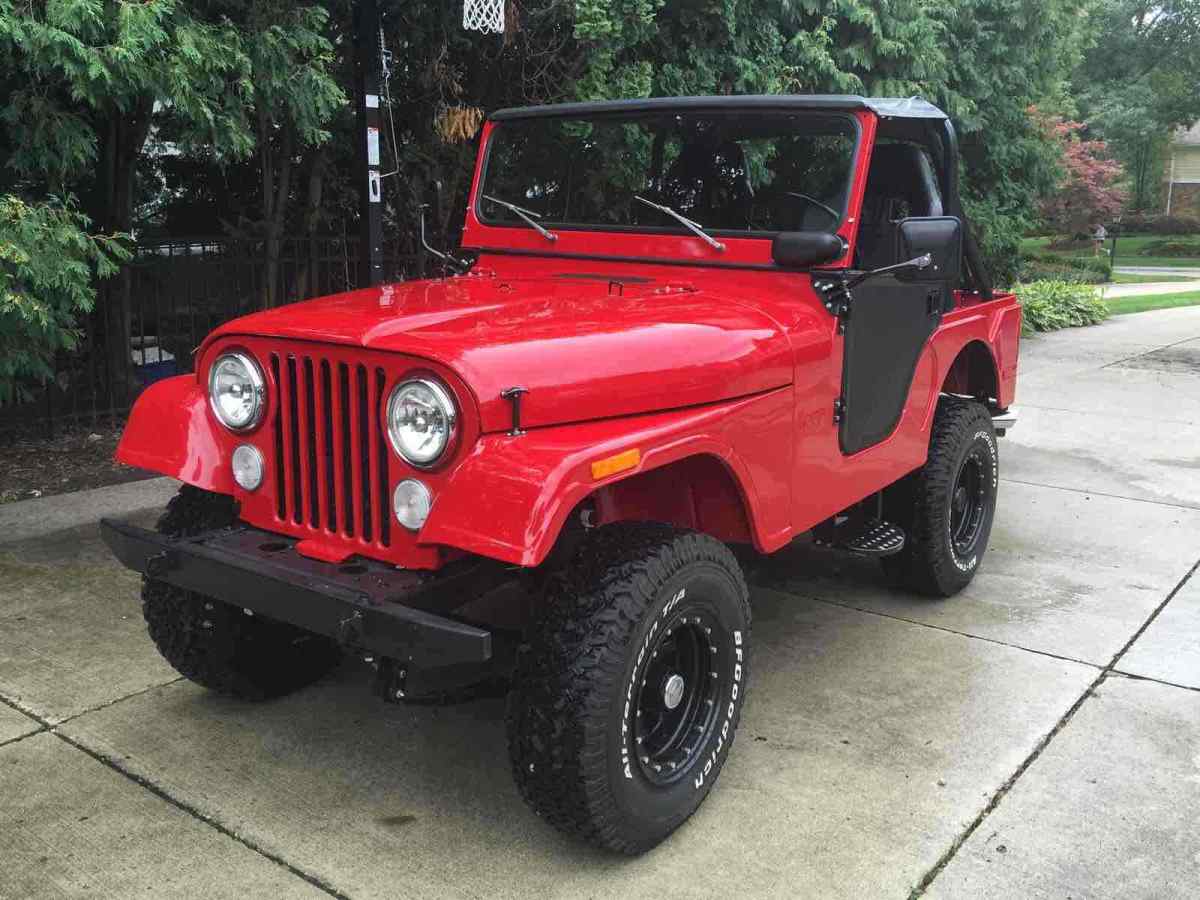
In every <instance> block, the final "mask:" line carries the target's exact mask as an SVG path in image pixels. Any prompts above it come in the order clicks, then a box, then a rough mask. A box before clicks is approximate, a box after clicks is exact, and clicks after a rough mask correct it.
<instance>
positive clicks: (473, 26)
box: [463, 0, 505, 34]
mask: <svg viewBox="0 0 1200 900" xmlns="http://www.w3.org/2000/svg"><path fill="white" fill-rule="evenodd" d="M504 3H505V0H463V28H465V29H467V30H468V31H482V32H485V33H486V32H489V31H491V32H495V33H496V34H502V33H503V32H504Z"/></svg>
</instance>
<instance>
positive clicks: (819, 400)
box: [103, 96, 1021, 853]
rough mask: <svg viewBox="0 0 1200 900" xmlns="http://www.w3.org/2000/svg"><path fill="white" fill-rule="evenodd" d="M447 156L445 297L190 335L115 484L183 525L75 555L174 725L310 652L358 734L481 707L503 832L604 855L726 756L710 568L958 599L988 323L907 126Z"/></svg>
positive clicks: (735, 131)
mask: <svg viewBox="0 0 1200 900" xmlns="http://www.w3.org/2000/svg"><path fill="white" fill-rule="evenodd" d="M480 147H481V151H480V154H479V159H478V162H477V164H476V171H475V179H474V184H473V186H472V189H471V193H470V200H469V204H468V208H467V213H466V224H465V227H464V229H463V247H462V251H466V252H469V253H470V254H471V255H473V256H474V261H473V262H468V261H466V260H465V259H462V258H460V256H458V255H450V254H441V253H438V254H437V255H439V257H440V258H441V259H442V260H443V262H444V263H445V265H446V268H447V272H448V273H450V274H448V276H447V277H445V278H438V279H432V280H425V281H414V282H408V283H405V284H393V285H386V286H383V287H379V288H371V289H369V290H360V291H353V292H350V293H346V294H339V295H337V296H334V297H326V298H322V299H319V300H313V301H309V302H306V303H300V304H296V305H293V306H287V307H284V308H280V309H273V310H270V311H268V312H263V313H258V314H256V315H251V316H246V317H245V318H242V319H238V320H236V321H233V322H230V323H228V324H226V325H224V326H222V327H221V328H219V329H217V330H216V331H215V332H214V333H213V334H211V335H209V337H208V338H207V339H206V340H205V341H204V343H203V345H202V346H201V347H200V349H199V350H198V351H197V355H196V374H195V375H194V376H191V375H188V376H181V377H178V378H172V379H169V380H166V381H162V382H160V383H158V384H155V385H153V386H152V387H150V388H149V389H148V390H147V391H146V392H145V393H144V394H143V395H142V397H141V399H140V400H139V401H138V403H137V405H136V406H135V407H134V410H133V414H132V416H131V418H130V421H129V425H128V427H127V429H126V431H125V435H124V437H123V439H122V441H121V445H120V447H119V449H118V451H117V458H118V459H120V460H121V461H122V462H125V463H128V464H130V465H134V466H140V467H142V468H145V469H151V470H154V471H156V472H162V473H163V474H166V475H170V476H172V477H175V478H178V479H180V480H181V481H183V482H184V483H185V486H184V488H183V489H182V490H181V492H180V493H179V496H178V497H176V498H175V499H174V500H173V501H172V502H171V504H170V506H169V507H168V509H167V511H166V513H165V514H164V515H163V517H162V519H161V521H160V522H159V525H158V529H157V531H156V532H151V531H146V530H143V529H139V528H135V527H132V526H131V525H129V524H125V523H121V522H112V521H108V522H105V523H104V526H103V527H104V536H105V539H106V541H107V542H108V544H109V546H110V547H111V548H112V550H113V552H114V553H116V555H117V556H118V557H119V558H120V560H121V561H122V562H123V563H124V564H125V565H127V566H129V567H130V568H132V569H135V570H137V571H139V572H142V573H144V574H145V580H144V582H143V589H142V598H143V605H144V610H145V617H146V621H147V623H148V624H149V630H150V636H151V637H152V638H153V639H154V641H155V643H156V644H157V645H158V648H159V649H160V650H161V651H162V654H163V655H164V656H165V657H166V658H167V659H168V660H169V661H170V662H171V664H172V665H173V666H175V667H176V668H177V669H178V670H179V671H180V672H182V673H183V674H184V675H186V676H187V677H188V678H190V679H192V680H193V681H196V682H198V683H200V684H202V685H205V686H206V687H209V688H213V689H215V690H218V691H223V692H226V693H230V694H234V695H236V696H239V697H249V698H263V697H271V696H276V695H279V694H282V693H285V692H287V691H290V690H293V689H295V688H297V687H300V686H301V685H304V684H306V683H308V682H310V681H312V680H313V679H315V678H317V677H319V676H320V675H321V674H322V673H324V672H325V671H327V670H328V669H329V667H330V666H332V665H333V664H334V663H335V661H336V660H337V659H338V657H339V655H340V654H341V653H342V652H343V651H352V652H355V653H358V654H361V655H362V656H364V657H366V658H368V659H369V660H370V661H371V662H372V663H373V664H374V666H375V667H376V670H377V683H378V685H379V687H380V689H381V690H382V691H383V693H384V695H385V696H386V697H388V698H389V699H393V700H396V699H404V698H413V697H426V698H428V697H431V696H442V697H444V696H447V695H450V694H454V693H457V692H459V691H460V690H461V689H463V688H465V687H466V686H468V685H472V684H479V683H481V682H487V683H494V681H493V680H494V679H496V678H510V679H511V691H510V694H509V702H508V714H507V715H508V749H509V753H510V754H511V757H512V771H513V775H514V777H515V778H516V782H517V786H518V788H519V789H520V792H521V794H522V795H523V796H524V797H525V799H526V800H527V801H528V802H529V804H530V805H531V806H532V807H533V808H534V810H535V811H537V813H539V814H540V815H542V816H544V817H545V818H546V819H547V820H549V821H550V822H552V823H553V824H554V825H556V826H558V827H559V828H562V829H564V830H566V831H568V832H571V833H573V834H576V835H579V836H581V837H583V838H585V839H587V840H589V841H591V842H593V843H596V844H599V845H602V846H605V847H609V848H612V849H615V850H619V851H623V852H627V853H638V852H641V851H644V850H646V849H648V848H650V847H652V846H654V845H655V844H657V843H658V842H659V841H661V840H662V839H663V838H664V837H666V836H667V835H668V834H670V833H671V832H672V831H673V830H674V829H675V828H676V827H678V826H679V825H680V824H681V823H682V822H683V821H684V820H685V819H686V818H687V817H688V816H689V815H691V813H692V812H694V811H695V810H696V808H697V807H698V806H699V805H700V803H701V801H702V800H703V799H704V797H705V795H706V794H707V793H708V791H709V790H710V789H711V788H712V786H713V782H714V781H715V780H716V778H717V774H718V773H719V772H720V770H721V766H722V765H723V764H724V762H725V759H726V757H727V756H728V754H729V751H730V745H731V744H732V742H733V736H734V732H735V730H736V729H737V725H738V719H739V716H740V714H741V710H742V704H743V703H744V702H745V697H746V690H747V687H748V685H749V680H750V673H751V670H752V666H751V662H750V661H751V656H752V641H751V637H750V608H749V605H748V597H747V589H746V582H745V580H744V578H743V575H742V571H741V568H740V566H739V563H738V558H739V557H735V555H734V553H733V552H731V550H730V545H737V546H741V547H743V548H744V552H742V553H741V554H740V558H743V559H744V558H747V557H748V556H749V555H750V554H751V553H752V552H753V551H757V552H758V553H763V554H766V553H771V552H773V551H776V550H778V549H780V548H781V547H784V546H786V545H787V544H788V543H789V542H790V541H791V540H793V539H794V538H796V537H797V536H798V535H801V534H802V533H807V532H811V533H812V536H813V537H814V538H815V539H817V540H820V541H822V542H824V543H827V544H830V545H832V546H834V547H841V548H844V549H845V550H846V551H849V552H853V553H858V554H866V555H872V556H878V557H880V560H881V563H882V565H883V568H884V570H885V571H886V572H887V574H888V575H889V576H890V577H891V578H892V579H893V580H894V581H895V582H896V584H897V585H899V586H902V587H903V588H906V589H909V590H916V591H920V592H924V593H928V594H933V595H937V596H948V595H950V594H953V593H955V592H956V591H959V590H961V589H962V588H963V587H964V586H965V585H966V584H967V583H968V582H969V581H970V580H971V578H972V576H973V575H974V574H975V572H976V570H977V569H978V567H979V564H980V560H981V559H982V558H983V554H984V550H985V548H986V546H987V541H988V534H989V531H990V530H991V525H992V517H993V514H994V512H995V504H996V485H997V453H996V435H997V434H1003V433H1004V429H1005V428H1007V427H1011V426H1012V424H1013V419H1014V416H1013V412H1012V410H1011V408H1010V403H1011V402H1012V399H1013V389H1014V386H1015V380H1016V370H1017V342H1018V334H1019V330H1020V318H1021V313H1020V307H1019V306H1018V304H1017V301H1016V298H1015V297H1013V296H1012V295H1011V294H999V293H995V292H993V291H992V289H991V287H990V285H989V282H988V277H987V274H986V273H985V272H984V270H983V267H982V266H981V264H980V255H979V251H978V249H977V247H976V245H975V243H974V241H973V239H972V237H971V232H970V230H969V229H968V228H966V227H965V223H964V221H963V213H962V207H961V205H960V203H959V196H958V190H957V180H956V179H957V174H956V173H957V171H958V161H957V146H956V142H955V135H954V130H953V128H952V127H951V125H950V122H949V121H948V120H947V118H946V116H945V115H944V114H943V113H942V112H941V111H939V110H938V109H936V108H935V107H933V106H930V105H929V104H928V103H925V102H923V101H921V100H915V99H914V100H880V99H864V98H861V97H827V96H778V97H697V98H680V99H655V100H634V101H623V102H612V103H583V104H570V105H562V106H546V107H534V108H526V109H509V110H503V111H501V112H498V113H495V114H494V115H492V116H491V117H490V118H489V120H488V121H487V123H486V125H485V126H484V129H483V133H482V141H481V144H480ZM434 252H435V253H437V251H434ZM751 548H752V549H751ZM514 584H516V585H517V586H519V587H520V589H519V590H518V589H516V588H515V587H514Z"/></svg>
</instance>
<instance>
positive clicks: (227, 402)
mask: <svg viewBox="0 0 1200 900" xmlns="http://www.w3.org/2000/svg"><path fill="white" fill-rule="evenodd" d="M265 395H266V388H265V383H264V381H263V375H262V370H261V369H259V367H258V364H257V363H256V362H255V361H254V360H253V359H251V358H250V357H249V356H247V355H246V354H244V353H226V354H225V355H224V356H221V357H219V358H218V359H217V361H216V362H215V363H213V366H212V368H211V369H210V370H209V372H208V401H209V403H210V404H212V409H213V412H214V413H216V416H217V418H218V419H220V420H221V424H222V425H224V426H225V427H226V428H228V429H230V430H232V431H249V430H250V429H251V428H253V427H254V426H255V425H257V424H258V423H259V422H261V421H262V417H263V410H264V409H265V407H266V402H265Z"/></svg>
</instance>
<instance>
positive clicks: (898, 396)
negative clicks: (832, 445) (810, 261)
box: [840, 275, 942, 454]
mask: <svg viewBox="0 0 1200 900" xmlns="http://www.w3.org/2000/svg"><path fill="white" fill-rule="evenodd" d="M941 296H942V287H941V285H939V284H930V283H929V282H925V283H924V284H914V283H911V282H903V281H898V280H896V279H895V278H893V277H891V276H890V275H880V276H878V277H876V278H872V279H871V280H870V281H867V282H865V283H863V284H861V285H858V286H857V287H855V288H854V289H853V300H852V301H851V304H850V310H849V316H848V317H847V318H846V319H845V344H844V355H845V358H844V361H843V366H842V410H841V432H840V439H841V446H842V452H843V453H847V454H849V453H857V452H858V451H859V450H864V449H866V448H867V447H870V446H873V445H875V444H878V443H879V442H880V441H882V440H883V439H884V438H886V437H887V436H888V435H890V434H891V433H892V431H893V430H895V428H896V423H897V422H899V421H900V414H901V413H902V412H903V411H904V405H905V403H907V402H908V392H909V389H910V388H911V387H912V380H913V373H914V372H915V371H916V367H917V360H918V359H919V358H920V356H921V351H922V350H923V349H924V348H925V343H926V341H928V340H929V336H930V335H931V334H933V331H934V329H935V328H937V326H938V323H939V322H940V321H941V317H942V310H941V306H942V304H941Z"/></svg>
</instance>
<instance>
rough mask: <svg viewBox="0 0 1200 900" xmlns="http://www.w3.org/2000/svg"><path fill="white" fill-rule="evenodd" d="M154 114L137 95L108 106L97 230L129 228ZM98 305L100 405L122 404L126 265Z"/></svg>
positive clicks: (128, 373) (128, 363)
mask: <svg viewBox="0 0 1200 900" xmlns="http://www.w3.org/2000/svg"><path fill="white" fill-rule="evenodd" d="M152 112H153V100H152V99H151V98H148V97H146V98H142V99H140V100H139V101H138V102H137V104H135V105H134V107H133V108H132V109H130V110H128V111H124V112H122V111H118V110H116V109H114V110H112V111H111V112H110V114H109V120H108V130H107V132H106V134H105V135H104V149H103V153H102V156H101V158H102V160H103V163H102V165H103V170H102V171H101V172H100V181H101V183H102V185H103V187H102V189H101V190H100V191H99V194H98V208H96V209H94V210H93V211H92V221H93V223H94V225H95V226H96V227H98V228H99V229H100V230H102V231H104V232H106V233H109V234H115V233H126V234H127V233H129V232H130V231H131V230H132V227H133V197H134V188H135V184H136V181H135V179H136V177H137V171H136V170H137V162H138V159H139V157H140V156H141V153H142V147H143V146H144V145H145V143H146V137H147V135H148V134H149V132H150V117H151V113H152ZM98 300H99V308H98V309H97V315H96V316H95V317H94V320H93V321H94V322H95V323H96V324H99V323H100V322H103V328H102V329H101V330H102V332H103V335H104V354H105V369H106V371H107V376H108V377H107V381H108V392H107V396H106V397H105V398H103V399H104V401H105V402H104V403H102V404H100V403H98V404H97V406H98V407H101V408H114V409H122V408H124V407H125V406H126V405H127V404H128V402H129V400H130V399H131V396H132V393H133V387H134V380H133V369H132V359H131V358H130V352H129V351H130V338H131V337H132V333H133V296H132V291H131V279H130V273H129V268H128V266H126V267H124V268H123V269H122V271H121V274H120V275H119V276H117V277H116V278H110V279H108V280H106V281H105V282H103V284H102V286H101V290H100V292H99V297H98Z"/></svg>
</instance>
